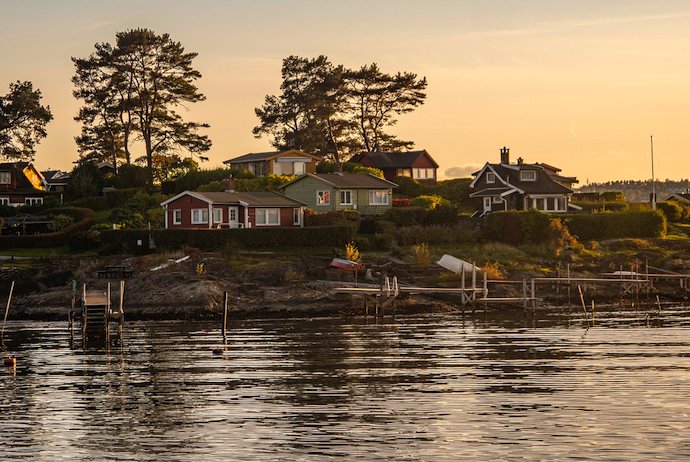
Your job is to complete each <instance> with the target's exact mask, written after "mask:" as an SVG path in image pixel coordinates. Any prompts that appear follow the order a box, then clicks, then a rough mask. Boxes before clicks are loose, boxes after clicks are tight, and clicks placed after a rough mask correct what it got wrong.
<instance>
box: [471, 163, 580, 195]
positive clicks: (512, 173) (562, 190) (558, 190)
mask: <svg viewBox="0 0 690 462" xmlns="http://www.w3.org/2000/svg"><path fill="white" fill-rule="evenodd" d="M489 165H490V166H491V168H493V169H494V171H495V172H496V174H497V175H498V176H500V177H501V178H502V179H503V180H504V181H506V182H508V184H510V185H511V186H513V187H515V188H517V189H520V190H522V191H524V192H525V193H526V194H571V193H572V192H573V190H572V189H570V188H568V187H566V186H563V185H562V184H560V183H558V182H557V181H556V180H557V178H560V175H551V174H550V173H549V171H548V170H547V169H545V168H544V167H543V166H541V165H539V164H508V165H506V164H489ZM528 170H533V171H535V172H537V179H536V181H523V180H521V179H520V172H521V171H528ZM478 173H479V172H477V174H478ZM485 189H489V188H482V189H481V190H480V191H484V190H485ZM475 195H478V194H476V193H475Z"/></svg>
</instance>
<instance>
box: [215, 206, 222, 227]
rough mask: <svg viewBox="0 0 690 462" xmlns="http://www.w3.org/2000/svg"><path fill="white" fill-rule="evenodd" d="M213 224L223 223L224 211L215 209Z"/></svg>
mask: <svg viewBox="0 0 690 462" xmlns="http://www.w3.org/2000/svg"><path fill="white" fill-rule="evenodd" d="M213 223H214V224H217V223H223V209H213Z"/></svg>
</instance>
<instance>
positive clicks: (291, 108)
mask: <svg viewBox="0 0 690 462" xmlns="http://www.w3.org/2000/svg"><path fill="white" fill-rule="evenodd" d="M281 74H282V78H283V82H282V84H281V87H280V90H281V93H280V94H279V95H268V96H266V98H265V100H264V104H263V105H262V106H261V107H260V108H256V109H255V112H256V115H257V117H258V118H259V125H257V126H256V127H255V128H254V130H253V132H254V135H255V136H257V137H261V136H263V135H267V136H269V137H270V138H271V144H272V145H273V146H275V147H276V148H277V149H281V150H282V149H290V148H295V149H300V150H303V151H306V152H311V153H314V154H317V155H320V156H322V157H324V158H326V159H328V160H329V161H331V162H333V164H334V166H335V169H336V170H341V168H342V163H343V160H344V159H345V158H347V157H349V156H350V155H351V154H354V153H356V152H360V151H362V150H365V151H373V150H375V149H382V150H396V149H400V148H410V147H412V145H413V143H412V142H410V141H402V140H399V139H398V138H397V137H396V136H394V135H391V134H390V133H387V132H386V130H387V129H388V128H389V127H391V126H393V125H395V123H396V122H397V117H398V116H399V115H401V114H404V113H407V112H410V111H412V110H414V109H415V108H416V107H417V106H419V105H421V104H423V103H424V100H425V99H426V93H425V90H426V86H427V82H426V78H421V79H418V78H417V75H416V74H412V73H407V72H404V73H401V72H398V73H397V74H395V75H391V74H384V73H383V72H381V71H380V69H379V68H378V66H377V65H376V64H372V65H370V66H363V67H361V68H360V69H358V70H349V69H346V68H345V67H344V66H342V65H334V64H333V63H331V62H330V61H329V60H328V58H327V57H326V56H323V55H321V56H318V57H316V58H314V59H309V58H301V57H299V56H289V57H287V58H285V59H284V60H283V66H282V69H281Z"/></svg>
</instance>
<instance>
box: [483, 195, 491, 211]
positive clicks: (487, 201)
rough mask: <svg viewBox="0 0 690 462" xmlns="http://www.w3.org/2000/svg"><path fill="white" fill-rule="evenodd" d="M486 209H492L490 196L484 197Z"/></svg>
mask: <svg viewBox="0 0 690 462" xmlns="http://www.w3.org/2000/svg"><path fill="white" fill-rule="evenodd" d="M484 211H485V212H490V211H491V198H490V197H485V198H484Z"/></svg>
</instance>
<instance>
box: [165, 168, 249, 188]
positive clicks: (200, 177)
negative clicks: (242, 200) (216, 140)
mask: <svg viewBox="0 0 690 462" xmlns="http://www.w3.org/2000/svg"><path fill="white" fill-rule="evenodd" d="M230 175H232V177H233V178H235V179H238V178H253V177H254V175H251V174H250V173H249V172H243V171H240V170H231V169H229V168H225V167H219V168H215V169H210V170H196V171H192V172H187V173H186V174H185V175H183V176H181V177H179V178H176V179H175V180H170V181H164V182H163V183H162V184H161V191H162V192H163V193H164V194H179V193H181V192H183V191H196V189H197V188H198V187H199V186H201V185H204V184H208V183H211V182H213V181H223V180H225V179H227V178H229V177H230Z"/></svg>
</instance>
